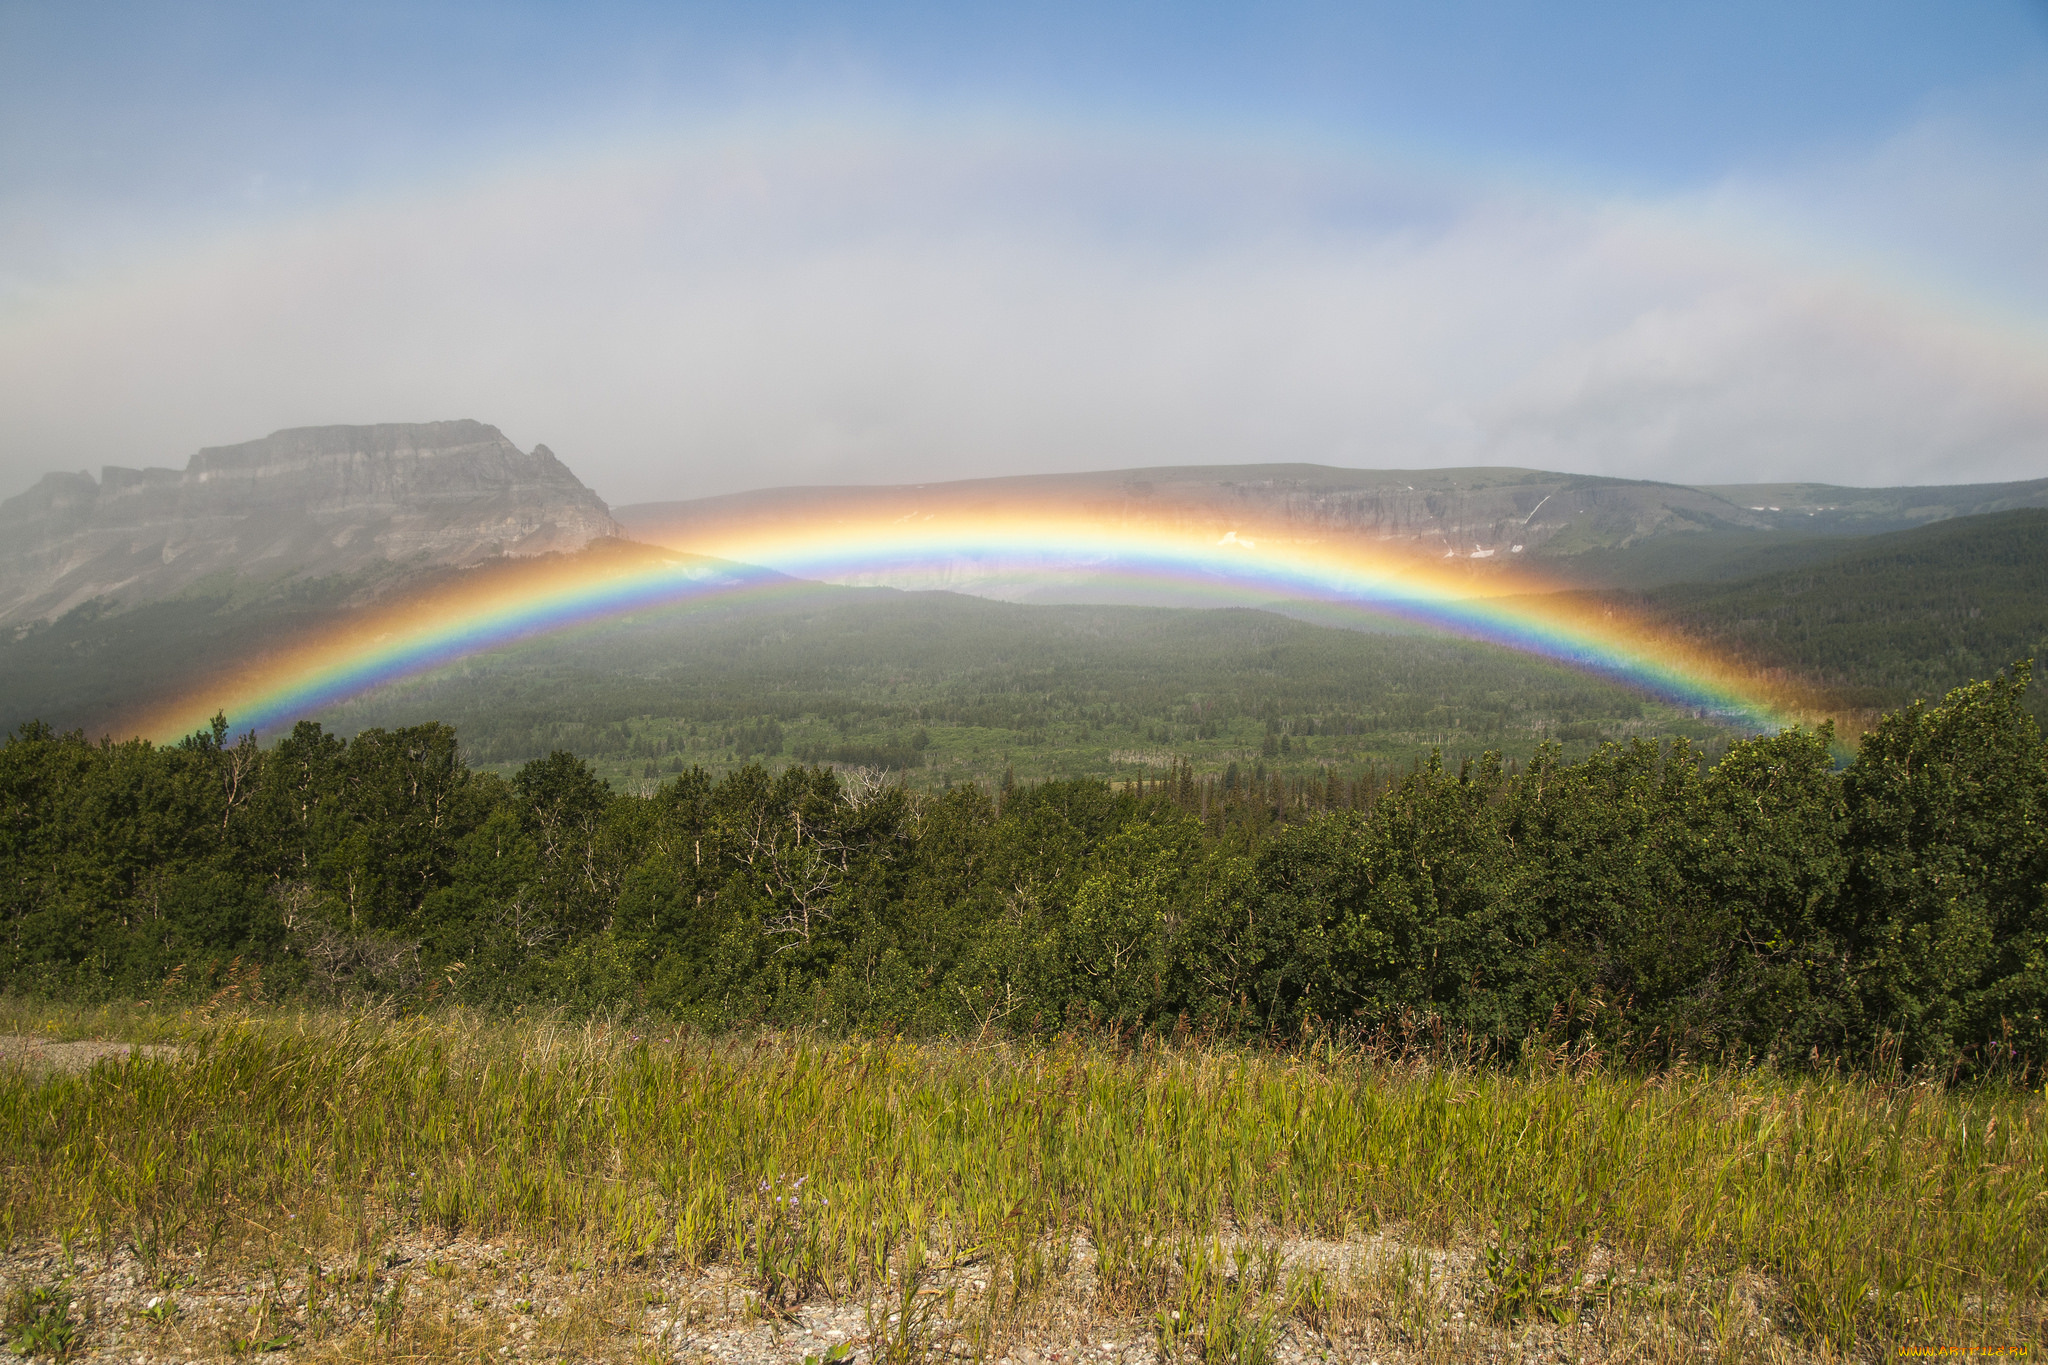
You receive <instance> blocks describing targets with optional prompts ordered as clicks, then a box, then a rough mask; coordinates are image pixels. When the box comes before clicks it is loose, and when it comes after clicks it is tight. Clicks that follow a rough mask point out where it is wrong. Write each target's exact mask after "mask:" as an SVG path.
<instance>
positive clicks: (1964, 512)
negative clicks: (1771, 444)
mask: <svg viewBox="0 0 2048 1365" xmlns="http://www.w3.org/2000/svg"><path fill="white" fill-rule="evenodd" d="M1700 492H1702V493H1711V494H1713V495H1714V496H1716V497H1719V498H1723V499H1725V500H1727V501H1728V502H1731V503H1735V504H1736V505H1738V506H1740V507H1742V508H1744V509H1746V510H1747V511H1749V512H1751V513H1753V514H1755V515H1758V516H1763V517H1767V518H1768V519H1769V520H1770V522H1771V524H1772V525H1773V526H1775V527H1777V528H1778V529H1780V530H1791V531H1799V532H1805V533H1808V534H1820V535H1876V534H1880V533H1882V532H1885V531H1903V530H1906V529H1908V528H1909V527H1914V526H1924V525H1926V524H1927V523H1928V522H1933V521H1945V520H1947V519H1948V518H1950V517H1978V516H1984V515H1987V514H1989V513H1992V512H2009V511H2013V510H2014V509H2016V508H2022V507H2048V479H2029V480H2026V481H2024V482H2021V483H1964V484H1949V485H1946V486H1943V485H1926V486H1918V485H1916V486H1911V487H1905V488H1843V487H1840V486H1838V485H1835V484H1827V483H1729V484H1704V485H1701V486H1700Z"/></svg>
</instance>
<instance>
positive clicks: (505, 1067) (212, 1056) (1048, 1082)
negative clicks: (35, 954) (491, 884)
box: [0, 1012, 2048, 1353]
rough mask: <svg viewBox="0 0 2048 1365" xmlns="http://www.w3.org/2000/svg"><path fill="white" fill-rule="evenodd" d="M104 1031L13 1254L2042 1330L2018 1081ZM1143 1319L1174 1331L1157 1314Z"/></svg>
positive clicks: (808, 1041) (803, 1294) (275, 1020)
mask: <svg viewBox="0 0 2048 1365" xmlns="http://www.w3.org/2000/svg"><path fill="white" fill-rule="evenodd" d="M125 1023H126V1025H127V1027H128V1028H129V1029H130V1030H131V1031H133V1032H142V1033H148V1034H150V1035H151V1036H154V1037H157V1038H169V1039H171V1040H172V1041H176V1042H177V1043H179V1045H180V1049H181V1051H180V1054H179V1055H178V1056H177V1057H176V1058H175V1059H168V1060H166V1059H134V1060H128V1061H123V1062H109V1063H102V1064H100V1065H98V1066H96V1067H94V1068H93V1069H92V1070H91V1071H89V1072H87V1073H85V1074H79V1075H51V1074H35V1073H31V1072H26V1071H21V1070H0V1239H4V1240H5V1241H6V1242H7V1243H8V1244H10V1245H19V1244H21V1243H23V1242H25V1241H32V1240H33V1241H48V1240H61V1241H62V1242H63V1243H64V1244H65V1245H66V1246H73V1245H86V1246H90V1245H95V1244H98V1245H104V1246H109V1247H112V1246H125V1247H130V1248H133V1250H134V1253H135V1254H136V1255H137V1256H139V1257H141V1258H142V1260H143V1261H144V1263H145V1264H148V1263H150V1262H151V1261H152V1260H153V1259H155V1258H161V1257H165V1256H169V1255H173V1254H179V1253H185V1254H189V1253H190V1252H191V1251H192V1250H193V1249H195V1248H196V1249H198V1250H200V1251H203V1252H205V1253H207V1254H208V1255H209V1256H212V1257H234V1256H236V1255H239V1254H245V1253H246V1254H249V1255H257V1254H260V1255H262V1256H264V1257H267V1258H270V1259H271V1260H273V1261H276V1260H280V1259H282V1258H285V1257H294V1256H295V1257H299V1258H302V1259H300V1260H299V1261H298V1263H299V1264H304V1263H305V1261H306V1260H308V1259H310V1260H318V1259H320V1258H322V1257H330V1258H331V1257H335V1256H342V1255H367V1254H370V1253H372V1252H373V1251H374V1250H375V1249H377V1248H379V1247H381V1246H383V1245H386V1244H388V1242H389V1240H390V1239H391V1238H393V1237H396V1236H401V1235H405V1236H424V1237H429V1238H433V1237H442V1236H446V1237H456V1236H462V1237H470V1238H478V1239H501V1238H502V1239H512V1240H515V1241H520V1242H526V1243H530V1244H544V1245H547V1246H553V1247H568V1248H573V1249H574V1250H575V1252H576V1254H578V1255H581V1256H588V1257H592V1258H596V1259H598V1260H600V1261H603V1262H606V1263H612V1264H617V1263H623V1262H635V1261H638V1262H648V1261H653V1262H664V1263H670V1264H675V1265H679V1266H684V1267H690V1268H700V1267H703V1266H706V1265H708V1264H710V1263H713V1262H722V1263H725V1264H726V1265H728V1266H732V1267H737V1268H740V1269H741V1270H742V1271H743V1273H744V1275H745V1277H746V1280H747V1282H748V1284H749V1285H750V1286H751V1289H752V1292H753V1293H754V1294H756V1295H757V1296H758V1297H759V1301H760V1303H761V1304H762V1305H763V1306H764V1308H765V1309H766V1310H767V1311H774V1310H775V1309H776V1308H777V1307H778V1306H780V1305H787V1304H791V1303H794V1302H796V1301H798V1300H800V1299H804V1298H809V1297H816V1296H832V1297H858V1296H862V1295H867V1294H871V1293H874V1292H887V1287H888V1286H889V1285H890V1284H891V1283H892V1274H893V1277H894V1279H893V1282H894V1283H896V1284H898V1285H899V1286H900V1285H901V1284H903V1283H906V1282H907V1277H905V1276H904V1275H903V1273H902V1272H903V1269H904V1267H905V1266H906V1265H911V1264H915V1265H924V1264H927V1263H933V1264H957V1263H959V1262H961V1261H963V1260H967V1259H973V1258H979V1259H981V1260H983V1261H985V1262H986V1263H987V1264H989V1265H991V1266H993V1267H996V1270H995V1272H994V1273H993V1274H992V1276H991V1279H992V1280H993V1281H994V1282H995V1283H996V1284H997V1285H998V1286H1001V1285H1014V1286H1016V1287H1018V1288H1019V1290H1020V1292H1021V1288H1022V1287H1023V1286H1025V1285H1026V1284H1027V1283H1029V1282H1031V1281H1032V1280H1033V1277H1034V1276H1035V1277H1037V1278H1038V1279H1040V1280H1042V1279H1043V1278H1044V1276H1045V1274H1046V1273H1047V1272H1046V1270H1045V1266H1044V1261H1045V1258H1046V1257H1048V1256H1052V1257H1055V1258H1057V1257H1059V1256H1062V1255H1066V1254H1068V1253H1069V1252H1070V1251H1071V1248H1072V1247H1073V1245H1074V1244H1075V1242H1076V1240H1077V1239H1085V1242H1086V1244H1087V1245H1088V1246H1089V1247H1091V1248H1092V1251H1093V1255H1094V1257H1095V1263H1096V1285H1097V1290H1096V1292H1097V1293H1098V1295H1100V1296H1101V1300H1102V1302H1103V1304H1104V1305H1105V1306H1106V1307H1107V1308H1109V1309H1112V1310H1115V1311H1118V1312H1123V1313H1129V1314H1140V1315H1142V1314H1161V1315H1168V1314H1175V1313H1178V1312H1179V1311H1180V1309H1179V1308H1178V1307H1176V1305H1177V1304H1183V1303H1186V1304H1187V1305H1188V1306H1189V1311H1190V1312H1191V1313H1192V1312H1193V1311H1194V1308H1193V1300H1191V1299H1189V1298H1188V1295H1189V1294H1190V1293H1191V1292H1192V1290H1191V1289H1190V1286H1191V1285H1195V1284H1196V1283H1197V1282H1198V1281H1201V1280H1202V1277H1203V1276H1208V1277H1209V1278H1210V1279H1213V1280H1215V1281H1216V1282H1217V1283H1218V1284H1221V1283H1222V1282H1223V1279H1225V1278H1228V1279H1229V1280H1230V1282H1231V1283H1233V1284H1242V1283H1245V1282H1247V1281H1245V1279H1244V1276H1243V1275H1236V1274H1233V1275H1230V1276H1224V1275H1223V1273H1222V1272H1221V1271H1217V1270H1215V1267H1216V1266H1218V1265H1224V1264H1225V1263H1226V1262H1227V1254H1226V1250H1225V1246H1226V1243H1232V1244H1237V1243H1243V1242H1245V1241H1247V1240H1250V1241H1259V1242H1263V1244H1265V1245H1268V1246H1271V1245H1277V1244H1279V1243H1281V1242H1284V1241H1288V1240H1290V1239H1301V1238H1313V1239H1342V1238H1346V1237H1349V1236H1352V1235H1354V1234H1359V1233H1363V1232H1373V1231H1376V1230H1378V1231H1385V1232H1389V1233H1391V1234H1395V1235H1398V1237H1399V1238H1400V1240H1401V1242H1402V1244H1403V1245H1412V1246H1417V1247H1431V1246H1439V1247H1440V1246H1456V1245H1465V1246H1468V1247H1483V1248H1484V1256H1483V1258H1479V1259H1480V1260H1483V1264H1484V1266H1485V1267H1486V1269H1485V1274H1486V1277H1487V1285H1488V1288H1489V1290H1490V1292H1491V1293H1492V1296H1493V1302H1494V1304H1495V1307H1496V1309H1497V1310H1498V1311H1500V1312H1502V1313H1504V1314H1510V1315H1512V1314H1516V1313H1529V1312H1536V1313H1541V1312H1544V1311H1547V1309H1546V1306H1547V1305H1553V1304H1562V1303H1564V1302H1565V1300H1566V1299H1569V1300H1570V1301H1571V1303H1572V1304H1573V1305H1580V1304H1583V1303H1584V1302H1586V1301H1587V1300H1588V1298H1589V1297H1590V1296H1595V1295H1600V1294H1605V1295H1610V1296H1611V1295H1615V1294H1621V1293H1655V1292H1671V1291H1672V1290H1674V1289H1677V1290H1682V1289H1684V1288H1685V1287H1686V1286H1688V1285H1698V1284H1702V1283H1708V1282H1713V1283H1719V1282H1723V1281H1732V1279H1733V1278H1734V1277H1737V1276H1743V1275H1751V1276H1756V1277H1761V1280H1762V1282H1763V1283H1764V1285H1765V1286H1766V1292H1767V1294H1768V1295H1769V1296H1770V1299H1771V1302H1772V1303H1773V1304H1774V1305H1775V1307H1776V1311H1777V1312H1778V1313H1779V1314H1780V1316H1781V1320H1782V1321H1783V1322H1785V1323H1786V1324H1788V1325H1789V1327H1790V1330H1791V1331H1792V1332H1793V1333H1794V1334H1795V1335H1796V1336H1797V1337H1799V1338H1803V1339H1804V1340H1805V1342H1806V1343H1807V1344H1808V1345H1809V1346H1811V1347H1814V1348H1817V1349H1824V1350H1826V1351H1831V1352H1833V1351H1856V1352H1858V1353H1865V1352H1872V1351H1877V1352H1884V1351H1888V1350H1890V1349H1892V1348H1894V1347H1896V1346H1898V1345H1901V1344H1915V1345H1922V1344H1942V1343H1954V1344H1966V1343H1973V1342H1987V1341H2014V1340H2021V1341H2036V1340H2039V1339H2040V1338H2041V1334H2042V1331H2043V1325H2044V1316H2043V1314H2044V1308H2043V1303H2044V1285H2043V1277H2044V1274H2048V1123H2044V1115H2043V1105H2042V1102H2041V1099H2040V1097H2039V1096H2035V1095H2025V1094H2019V1093H2015V1092H2009V1091H1996V1090H1989V1089H1985V1090H1975V1091H1954V1090H1944V1089H1942V1088H1940V1087H1938V1086H1935V1085H1930V1084H1908V1083H1903V1082H1901V1083H1883V1082H1880V1081H1874V1080H1870V1079H1861V1078H1848V1077H1838V1076H1825V1075H1823V1076H1797V1077H1794V1076H1783V1075H1777V1074H1772V1073H1769V1072H1756V1071H1748V1072H1727V1073H1720V1072H1713V1071H1709V1070H1672V1071H1665V1072H1660V1073H1651V1074H1631V1073H1628V1072H1624V1071H1620V1070H1615V1069H1609V1068H1603V1067H1600V1066H1572V1065H1567V1064H1564V1063H1563V1062H1561V1061H1558V1060H1556V1059H1542V1060H1538V1061H1536V1062H1532V1063H1530V1064H1527V1065H1525V1066H1523V1067H1522V1068H1520V1069H1519V1070H1515V1071H1502V1070H1487V1069H1476V1068H1468V1067H1465V1066H1462V1065H1460V1064H1458V1063H1457V1062H1456V1060H1455V1059H1454V1058H1451V1057H1448V1056H1430V1055H1418V1054H1415V1053H1408V1054H1405V1055H1394V1054H1389V1053H1374V1052H1371V1051H1361V1052H1348V1053H1347V1052H1341V1051H1337V1050H1333V1049H1324V1050H1320V1051H1317V1052H1315V1053H1313V1054H1296V1055H1286V1056H1280V1055H1265V1054H1257V1053H1250V1052H1242V1051H1230V1050H1217V1049H1209V1048H1188V1049H1176V1048H1173V1047H1170V1046H1169V1047H1162V1048H1158V1049H1153V1050H1141V1051H1136V1052H1132V1051H1116V1050H1111V1049H1107V1048H1103V1047H1097V1046H1090V1045H1086V1044H1082V1043H1078V1042H1072V1041H1067V1042H1062V1043H1060V1044H1058V1045H1055V1046H1052V1047H1049V1048H1045V1049H1042V1050H1011V1049H995V1050H987V1049H982V1050H976V1049H970V1048H966V1047H961V1046H937V1047H924V1046H915V1045H912V1044H909V1043H904V1042H900V1041H886V1040H877V1041H853V1042H833V1041H822V1040H818V1039H813V1038H806V1037H787V1036H759V1037H753V1038H738V1037H725V1038H714V1039H702V1038H643V1037H639V1036H637V1035H635V1034H633V1033H632V1032H630V1031H629V1030H628V1029H627V1028H625V1027H623V1026H618V1025H607V1024H592V1025H584V1026H576V1027H568V1026H562V1025H557V1024H554V1023H550V1022H547V1021H539V1022H532V1023H505V1022H487V1021H484V1020H481V1019H478V1018H475V1017H471V1016H465V1015H461V1014H451V1015H447V1016H443V1017H438V1018H435V1019H431V1020H429V1019H411V1020H393V1019H388V1018H377V1017H373V1016H369V1015H360V1014H358V1015H347V1016H344V1015H332V1014H329V1015H321V1014H298V1015H291V1014H273V1015H245V1016H242V1017H237V1018H233V1019H189V1018H188V1019H186V1020H184V1021H182V1022H181V1021H179V1020H177V1019H176V1018H174V1017H171V1016H165V1015H160V1014H151V1013H147V1012H145V1013H141V1014H136V1015H131V1016H127V1017H126V1019H125ZM59 1026H60V1027H61V1022H60V1024H59ZM1203 1239H1217V1240H1214V1241H1212V1242H1209V1243H1208V1244H1207V1249H1206V1250H1205V1249H1204V1243H1203ZM1048 1248H1050V1250H1048ZM1475 1263H1479V1262H1478V1261H1475ZM1204 1266H1207V1267H1209V1269H1207V1270H1204V1269H1202V1267H1204ZM1176 1267H1177V1268H1176ZM892 1268H893V1270H892ZM1240 1269H1242V1267H1240ZM1267 1278H1269V1279H1270V1278H1272V1272H1271V1271H1268V1272H1267ZM1660 1286H1661V1287H1662V1288H1661V1289H1660V1288H1659V1287H1660ZM1318 1292H1320V1290H1319V1289H1318V1288H1317V1287H1316V1286H1306V1287H1304V1288H1303V1290H1302V1294H1305V1295H1306V1296H1307V1298H1308V1299H1310V1300H1312V1299H1313V1298H1314V1296H1315V1294H1316V1293H1318ZM1300 1299H1301V1295H1297V1296H1296V1301H1299V1300H1300ZM1159 1320H1160V1322H1161V1323H1162V1324H1164V1325H1163V1326H1162V1329H1161V1340H1162V1342H1169V1338H1170V1337H1171V1335H1172V1332H1173V1330H1174V1329H1175V1324H1177V1323H1179V1322H1180V1321H1181V1319H1179V1318H1178V1317H1174V1316H1161V1317H1160V1319H1159ZM1169 1344H1170V1343H1169Z"/></svg>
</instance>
